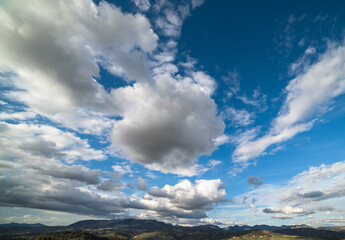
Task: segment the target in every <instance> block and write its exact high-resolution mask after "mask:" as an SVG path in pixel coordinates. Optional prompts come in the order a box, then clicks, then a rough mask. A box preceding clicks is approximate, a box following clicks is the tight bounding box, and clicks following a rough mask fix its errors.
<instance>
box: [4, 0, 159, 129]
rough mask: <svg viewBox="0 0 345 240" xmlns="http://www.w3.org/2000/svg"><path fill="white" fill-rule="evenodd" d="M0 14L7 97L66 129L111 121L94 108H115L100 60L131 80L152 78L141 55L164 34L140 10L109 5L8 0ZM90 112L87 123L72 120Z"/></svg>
mask: <svg viewBox="0 0 345 240" xmlns="http://www.w3.org/2000/svg"><path fill="white" fill-rule="evenodd" d="M26 4H28V5H27V6H26ZM38 9H44V13H43V11H41V12H40V11H38ZM0 18H1V19H2V22H3V23H4V24H2V25H1V27H0V42H1V44H0V45H1V47H0V55H1V56H2V57H1V59H0V66H1V69H2V72H3V73H4V74H5V75H7V78H11V80H12V83H13V87H14V88H15V89H13V90H11V91H9V92H8V93H7V94H6V96H7V97H9V98H11V99H13V100H15V101H20V102H22V103H24V104H26V105H28V106H29V107H30V108H31V109H33V110H34V111H35V112H36V113H39V114H42V115H44V116H47V117H49V118H51V119H52V120H54V121H56V122H59V123H61V124H63V125H64V126H67V127H70V128H72V129H78V128H83V127H87V126H89V127H88V129H89V131H92V129H93V127H94V125H93V124H90V123H91V122H92V121H94V122H98V123H99V124H98V125H99V127H100V126H102V124H103V123H104V122H105V121H104V119H103V118H102V116H99V115H100V114H99V113H96V112H100V113H103V114H116V113H117V106H116V104H115V102H114V101H113V100H112V97H111V96H110V94H108V93H107V92H106V91H105V89H104V87H103V86H102V85H101V84H100V83H98V82H97V80H96V79H97V77H99V66H98V64H101V65H103V66H104V67H105V68H106V69H108V70H109V71H110V72H112V73H114V74H117V75H120V76H124V77H125V78H126V79H128V80H135V81H142V82H149V81H151V76H150V74H149V70H148V67H147V66H146V63H145V60H144V57H143V54H142V53H143V52H151V51H152V50H154V49H155V48H156V45H157V39H158V37H157V36H156V35H155V34H154V33H153V31H152V30H151V28H150V23H149V21H148V20H147V19H146V18H145V17H144V16H142V15H140V14H137V15H132V14H123V13H121V11H120V9H119V8H116V7H115V6H113V5H110V4H108V3H106V2H101V3H100V4H99V5H98V6H97V5H95V4H94V3H93V2H92V1H79V0H75V1H69V2H64V1H54V2H50V3H48V2H46V1H35V2H33V3H30V4H29V3H27V2H25V3H23V2H21V1H6V2H5V3H4V4H3V6H2V8H1V11H0ZM47 33H49V34H47ZM138 49H140V50H138ZM11 72H14V73H15V75H13V74H8V73H11ZM33 79H34V80H33ZM79 108H81V109H79ZM95 111H96V112H95ZM95 115H96V116H95ZM85 116H87V117H88V122H87V123H84V126H78V127H76V126H74V125H73V124H75V122H80V121H79V120H81V119H83V117H85ZM76 120H77V121H76ZM106 126H107V127H109V124H107V125H106ZM96 133H99V134H101V133H102V131H100V130H98V131H96Z"/></svg>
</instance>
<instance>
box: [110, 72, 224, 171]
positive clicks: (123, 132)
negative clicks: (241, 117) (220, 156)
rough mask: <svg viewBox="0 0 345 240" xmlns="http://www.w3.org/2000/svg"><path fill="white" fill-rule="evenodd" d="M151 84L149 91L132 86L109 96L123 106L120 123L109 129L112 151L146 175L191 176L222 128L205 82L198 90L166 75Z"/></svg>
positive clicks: (190, 82)
mask: <svg viewBox="0 0 345 240" xmlns="http://www.w3.org/2000/svg"><path fill="white" fill-rule="evenodd" d="M203 76H204V75H203ZM155 80H156V85H155V86H148V85H142V84H134V86H133V87H126V88H121V89H117V90H114V91H113V92H112V94H113V95H114V96H115V98H116V99H115V100H116V101H117V102H118V103H122V104H123V105H122V106H121V111H123V112H122V114H121V115H122V116H123V119H122V120H120V121H117V122H116V123H115V126H114V129H113V134H112V142H113V147H114V148H115V149H116V150H117V151H118V152H119V153H120V154H121V155H122V156H123V157H126V158H128V159H129V160H131V161H133V162H138V163H142V164H145V165H146V166H147V167H148V168H150V169H152V170H159V171H162V172H165V173H166V172H171V173H175V174H179V175H187V176H191V175H195V174H196V172H197V170H196V165H195V164H194V162H196V161H197V157H198V156H200V155H204V154H210V153H211V152H213V151H214V150H215V149H216V148H217V144H216V142H217V141H216V139H217V138H218V137H220V136H221V135H223V131H224V127H225V126H224V123H223V121H222V119H221V118H220V117H219V116H217V107H216V104H215V103H214V101H213V100H212V99H211V98H210V93H211V92H212V89H213V84H210V83H209V81H211V78H207V79H206V80H205V82H206V83H207V84H203V85H200V84H198V83H197V82H194V81H193V80H192V79H190V78H181V79H178V80H177V79H174V78H172V77H171V76H170V75H169V74H164V75H159V76H155ZM198 81H201V80H198ZM142 99H145V100H144V101H143V100H142Z"/></svg>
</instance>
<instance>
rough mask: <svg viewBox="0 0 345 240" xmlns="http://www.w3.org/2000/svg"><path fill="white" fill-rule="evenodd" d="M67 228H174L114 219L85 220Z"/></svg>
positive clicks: (136, 220) (138, 220)
mask: <svg viewBox="0 0 345 240" xmlns="http://www.w3.org/2000/svg"><path fill="white" fill-rule="evenodd" d="M67 228H72V229H96V228H125V229H147V230H168V229H172V228H174V226H173V225H171V224H166V223H163V222H158V221H156V220H141V219H123V220H119V219H114V220H84V221H79V222H76V223H73V224H71V225H69V226H67Z"/></svg>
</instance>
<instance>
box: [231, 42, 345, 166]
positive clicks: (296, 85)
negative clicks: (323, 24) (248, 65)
mask: <svg viewBox="0 0 345 240" xmlns="http://www.w3.org/2000/svg"><path fill="white" fill-rule="evenodd" d="M307 50H308V49H307ZM306 54H307V55H309V54H310V52H309V51H308V52H307V53H306ZM299 64H300V63H299ZM344 65H345V47H344V46H343V45H340V46H336V45H334V44H333V45H332V44H331V45H330V46H329V47H328V49H327V50H326V52H325V53H323V54H322V55H321V56H320V57H319V59H318V61H317V62H316V63H314V64H311V65H309V66H304V72H302V73H300V74H299V75H297V76H296V77H295V78H294V79H293V80H291V81H290V82H289V84H288V86H287V87H286V88H285V92H286V98H285V101H284V103H283V105H282V107H281V110H280V112H279V113H278V115H277V117H276V118H275V119H273V121H272V125H271V128H270V129H269V131H268V133H267V134H265V135H264V136H262V137H260V138H258V139H256V140H252V141H246V142H244V143H243V144H240V145H238V146H237V148H236V150H235V151H234V153H233V155H232V158H233V161H234V162H236V163H240V164H245V165H246V164H247V162H248V161H250V160H251V159H253V158H256V157H258V156H260V155H262V154H264V153H265V150H266V149H267V148H268V147H270V146H271V145H273V144H276V143H280V142H284V141H287V140H289V139H291V138H292V137H294V136H295V135H296V134H298V133H301V132H305V131H308V130H309V129H310V128H312V126H313V123H314V121H315V118H316V117H317V116H318V115H320V114H322V113H324V112H326V111H327V109H328V105H329V104H330V102H331V100H332V99H334V98H336V97H337V96H339V95H341V94H343V93H344V92H345V81H344V75H345V68H344Z"/></svg>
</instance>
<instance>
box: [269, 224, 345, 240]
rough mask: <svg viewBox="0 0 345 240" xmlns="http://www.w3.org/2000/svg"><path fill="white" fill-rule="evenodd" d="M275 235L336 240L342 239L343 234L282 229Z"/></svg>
mask: <svg viewBox="0 0 345 240" xmlns="http://www.w3.org/2000/svg"><path fill="white" fill-rule="evenodd" d="M275 232H276V233H281V234H285V235H293V236H300V237H308V238H318V239H324V240H336V239H339V240H340V239H344V238H345V233H344V232H337V231H331V230H321V229H315V228H310V227H309V228H302V227H299V228H294V227H292V228H282V229H279V230H276V231H275Z"/></svg>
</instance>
